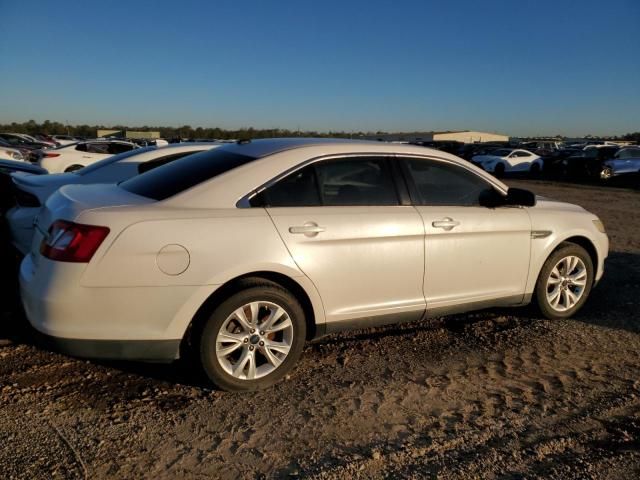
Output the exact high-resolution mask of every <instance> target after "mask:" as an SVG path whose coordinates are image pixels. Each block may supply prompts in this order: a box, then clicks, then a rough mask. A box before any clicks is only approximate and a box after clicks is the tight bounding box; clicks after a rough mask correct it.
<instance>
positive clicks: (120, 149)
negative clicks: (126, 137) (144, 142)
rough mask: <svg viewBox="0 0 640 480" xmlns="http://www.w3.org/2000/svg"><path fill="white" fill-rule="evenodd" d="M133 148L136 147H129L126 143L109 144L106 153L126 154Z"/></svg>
mask: <svg viewBox="0 0 640 480" xmlns="http://www.w3.org/2000/svg"><path fill="white" fill-rule="evenodd" d="M135 148H136V147H135V146H134V145H129V144H127V143H111V144H109V149H108V152H109V153H110V154H112V155H117V154H119V153H124V152H128V151H130V150H133V149H135Z"/></svg>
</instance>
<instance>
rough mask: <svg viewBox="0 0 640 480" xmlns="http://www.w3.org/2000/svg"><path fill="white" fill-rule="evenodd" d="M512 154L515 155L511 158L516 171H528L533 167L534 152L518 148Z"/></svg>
mask: <svg viewBox="0 0 640 480" xmlns="http://www.w3.org/2000/svg"><path fill="white" fill-rule="evenodd" d="M511 155H513V156H514V157H515V158H512V159H510V161H511V162H513V170H514V171H518V172H520V171H528V170H529V168H531V161H532V160H533V154H531V153H529V152H525V151H524V150H516V151H515V152H513V153H512V154H511Z"/></svg>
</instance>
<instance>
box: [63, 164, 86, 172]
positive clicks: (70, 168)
mask: <svg viewBox="0 0 640 480" xmlns="http://www.w3.org/2000/svg"><path fill="white" fill-rule="evenodd" d="M81 168H84V166H83V165H70V166H68V167H67V168H65V170H64V171H65V173H69V172H75V171H76V170H80V169H81Z"/></svg>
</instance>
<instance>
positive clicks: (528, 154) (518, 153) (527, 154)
mask: <svg viewBox="0 0 640 480" xmlns="http://www.w3.org/2000/svg"><path fill="white" fill-rule="evenodd" d="M530 156H531V154H530V153H529V152H516V157H530Z"/></svg>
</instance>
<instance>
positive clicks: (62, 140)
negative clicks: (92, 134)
mask: <svg viewBox="0 0 640 480" xmlns="http://www.w3.org/2000/svg"><path fill="white" fill-rule="evenodd" d="M51 138H53V139H54V140H55V141H56V142H58V143H59V144H60V146H62V147H64V146H65V145H70V144H72V143H78V142H79V141H81V140H80V139H78V138H76V137H72V136H71V135H51Z"/></svg>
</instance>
